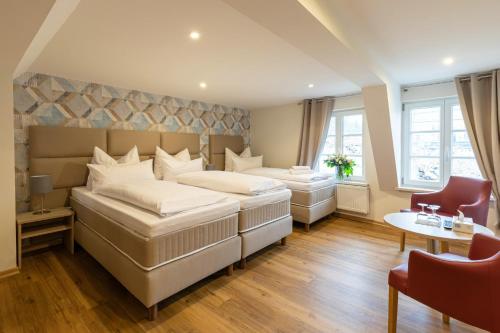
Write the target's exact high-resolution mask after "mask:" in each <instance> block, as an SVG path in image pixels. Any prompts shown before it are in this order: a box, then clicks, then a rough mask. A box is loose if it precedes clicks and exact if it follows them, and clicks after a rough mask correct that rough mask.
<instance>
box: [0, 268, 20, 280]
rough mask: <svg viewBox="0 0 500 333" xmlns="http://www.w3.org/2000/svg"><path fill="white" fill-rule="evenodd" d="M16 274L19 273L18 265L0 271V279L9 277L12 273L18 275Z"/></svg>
mask: <svg viewBox="0 0 500 333" xmlns="http://www.w3.org/2000/svg"><path fill="white" fill-rule="evenodd" d="M16 274H19V268H18V267H14V268H11V269H8V270H6V271H3V272H0V279H3V278H6V277H9V276H12V275H16Z"/></svg>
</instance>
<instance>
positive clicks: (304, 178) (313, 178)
mask: <svg viewBox="0 0 500 333" xmlns="http://www.w3.org/2000/svg"><path fill="white" fill-rule="evenodd" d="M241 172H243V173H244V174H247V175H255V176H262V177H271V178H274V179H281V180H292V181H295V182H300V183H312V182H317V181H319V180H326V179H329V178H330V177H331V176H329V175H325V174H323V173H319V172H315V173H311V174H304V175H292V174H290V172H289V170H288V169H278V168H256V169H248V170H245V171H241Z"/></svg>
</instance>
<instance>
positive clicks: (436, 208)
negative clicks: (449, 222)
mask: <svg viewBox="0 0 500 333" xmlns="http://www.w3.org/2000/svg"><path fill="white" fill-rule="evenodd" d="M439 208H441V206H439V205H429V209H430V210H431V211H432V218H433V219H436V220H441V218H440V217H439V215H437V214H436V212H437V211H438V209H439Z"/></svg>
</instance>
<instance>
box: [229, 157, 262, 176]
mask: <svg viewBox="0 0 500 333" xmlns="http://www.w3.org/2000/svg"><path fill="white" fill-rule="evenodd" d="M255 168H262V155H261V156H254V157H247V158H241V157H233V171H234V172H240V171H244V170H248V169H255Z"/></svg>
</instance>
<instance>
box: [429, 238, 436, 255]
mask: <svg viewBox="0 0 500 333" xmlns="http://www.w3.org/2000/svg"><path fill="white" fill-rule="evenodd" d="M427 252H429V253H432V254H436V241H434V239H431V238H428V239H427Z"/></svg>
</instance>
